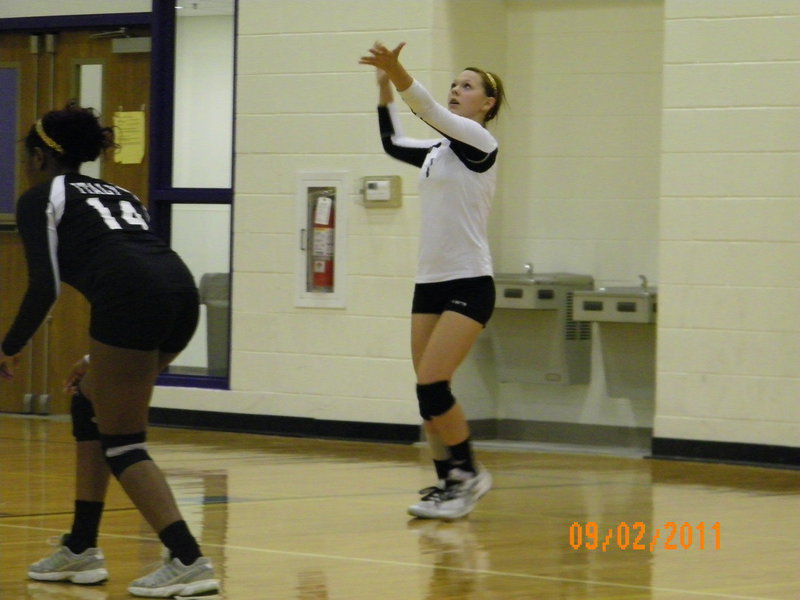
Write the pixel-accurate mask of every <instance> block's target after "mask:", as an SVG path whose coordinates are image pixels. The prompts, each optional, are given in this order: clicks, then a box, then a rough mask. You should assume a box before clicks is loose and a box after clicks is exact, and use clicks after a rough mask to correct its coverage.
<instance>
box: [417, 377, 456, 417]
mask: <svg viewBox="0 0 800 600" xmlns="http://www.w3.org/2000/svg"><path fill="white" fill-rule="evenodd" d="M417 400H418V401H419V414H420V416H422V418H423V419H425V420H426V421H430V420H431V419H432V418H433V417H438V416H441V415H443V414H444V413H446V412H447V411H448V410H450V409H451V408H453V406H455V403H456V399H455V398H454V397H453V394H452V392H450V382H449V381H436V382H434V383H424V384H422V385H420V384H417Z"/></svg>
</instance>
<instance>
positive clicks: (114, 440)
mask: <svg viewBox="0 0 800 600" xmlns="http://www.w3.org/2000/svg"><path fill="white" fill-rule="evenodd" d="M146 439H147V434H146V433H145V432H144V431H143V432H141V433H129V434H125V435H103V434H101V435H100V441H101V443H102V445H103V455H104V456H105V458H106V462H107V463H108V466H109V468H110V469H111V472H112V473H113V474H114V477H116V478H117V479H119V477H120V475H122V472H123V471H124V470H125V469H127V468H128V467H130V466H131V465H135V464H136V463H138V462H141V461H143V460H151V458H150V455H149V454H148V453H147V444H146V443H145V440H146Z"/></svg>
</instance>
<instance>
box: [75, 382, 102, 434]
mask: <svg viewBox="0 0 800 600" xmlns="http://www.w3.org/2000/svg"><path fill="white" fill-rule="evenodd" d="M70 414H71V415H72V435H73V436H75V439H76V440H77V441H79V442H90V441H93V440H99V439H100V431H99V430H98V429H97V421H96V420H95V418H94V407H93V406H92V402H91V401H90V400H89V399H88V398H87V397H86V396H84V395H83V394H82V393H80V392H75V394H73V396H72V402H71V403H70Z"/></svg>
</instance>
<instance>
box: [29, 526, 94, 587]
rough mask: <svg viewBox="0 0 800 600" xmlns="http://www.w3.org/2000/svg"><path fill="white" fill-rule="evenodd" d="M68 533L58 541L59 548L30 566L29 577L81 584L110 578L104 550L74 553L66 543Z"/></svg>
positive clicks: (37, 579) (92, 583)
mask: <svg viewBox="0 0 800 600" xmlns="http://www.w3.org/2000/svg"><path fill="white" fill-rule="evenodd" d="M67 535H69V534H64V535H62V536H61V538H60V539H58V541H57V542H56V545H58V550H56V551H55V552H54V553H53V554H51V555H50V556H47V557H45V558H43V559H42V560H40V561H38V562H35V563H33V564H32V565H31V566H30V567H28V577H30V578H31V579H35V580H36V581H69V582H70V583H77V584H80V585H95V584H98V583H102V582H103V581H105V580H106V579H108V571H107V570H106V559H105V557H104V556H103V551H102V550H100V549H99V548H87V549H86V550H84V551H83V552H81V553H80V554H74V553H73V552H72V551H71V550H70V549H69V548H67V547H66V546H65V545H64V542H66V540H67ZM53 539H57V538H53Z"/></svg>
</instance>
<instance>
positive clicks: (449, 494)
mask: <svg viewBox="0 0 800 600" xmlns="http://www.w3.org/2000/svg"><path fill="white" fill-rule="evenodd" d="M490 489H492V476H491V475H490V474H489V472H488V471H487V470H485V469H483V468H479V469H478V472H477V473H468V472H466V471H461V470H460V469H452V470H451V471H450V473H449V474H448V476H447V486H446V487H445V489H443V490H441V489H434V490H432V491H431V492H430V494H429V495H428V496H425V497H423V498H422V501H420V502H419V503H417V504H414V505H412V506H410V507H409V508H408V512H409V513H410V514H412V515H414V516H415V517H418V518H420V519H444V520H445V521H450V520H453V519H459V518H461V517H464V516H466V515H468V514H469V513H471V512H472V511H473V509H474V508H475V505H476V504H477V503H478V500H480V499H481V497H483V496H484V495H486V493H487V492H488V491H489V490H490Z"/></svg>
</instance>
